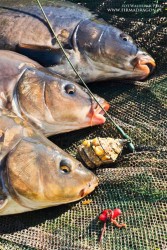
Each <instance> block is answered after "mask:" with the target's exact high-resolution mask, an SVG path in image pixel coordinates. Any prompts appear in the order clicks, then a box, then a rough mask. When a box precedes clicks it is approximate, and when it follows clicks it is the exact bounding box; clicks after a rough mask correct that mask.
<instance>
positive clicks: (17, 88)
mask: <svg viewBox="0 0 167 250" xmlns="http://www.w3.org/2000/svg"><path fill="white" fill-rule="evenodd" d="M97 99H98V101H99V102H100V103H101V105H102V106H103V108H104V109H105V110H108V108H109V104H108V103H107V102H106V101H105V100H104V99H103V98H100V97H98V96H97ZM0 107H1V108H6V109H8V110H10V111H13V112H14V113H15V114H17V116H19V117H22V118H24V119H27V120H28V121H29V122H30V123H31V124H32V125H33V126H36V128H38V129H40V130H41V131H42V132H43V133H44V134H45V135H46V136H49V135H53V134H58V133H63V132H67V131H72V130H76V129H81V128H84V127H88V126H93V125H97V124H103V123H104V122H105V118H104V116H103V114H104V112H103V111H102V110H101V108H100V107H99V105H97V103H96V102H95V101H94V100H93V99H92V98H91V97H90V96H89V95H88V93H87V92H86V91H85V89H84V88H83V87H81V86H79V85H78V84H76V83H74V82H71V81H68V80H66V79H64V78H63V77H61V76H60V75H56V74H53V73H51V72H48V70H47V69H45V68H43V67H42V66H41V65H39V64H38V63H36V62H35V61H33V60H31V59H29V58H27V57H25V56H23V55H20V54H18V53H16V52H13V51H7V50H0Z"/></svg>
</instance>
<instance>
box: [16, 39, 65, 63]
mask: <svg viewBox="0 0 167 250" xmlns="http://www.w3.org/2000/svg"><path fill="white" fill-rule="evenodd" d="M16 52H18V53H20V54H23V55H25V56H27V57H29V58H31V59H32V60H34V61H36V62H38V63H39V64H41V65H42V66H44V67H51V66H53V65H59V64H61V62H62V60H63V59H64V54H63V52H62V51H61V49H54V48H50V47H48V46H38V45H31V44H24V43H21V44H18V45H17V46H16Z"/></svg>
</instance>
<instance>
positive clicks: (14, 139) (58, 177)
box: [0, 109, 98, 215]
mask: <svg viewBox="0 0 167 250" xmlns="http://www.w3.org/2000/svg"><path fill="white" fill-rule="evenodd" d="M0 125H1V126H0V215H7V214H16V213H22V212H28V211H32V210H36V209H42V208H46V207H50V206H56V205H60V204H65V203H69V202H73V201H77V200H79V199H81V198H83V197H84V196H85V195H87V194H89V193H90V192H92V191H93V190H94V188H95V187H96V186H97V185H98V180H97V177H96V176H95V175H94V174H93V173H92V172H91V171H89V170H88V169H86V168H85V167H84V166H83V165H82V164H81V163H80V162H79V161H77V160H76V159H74V158H72V157H71V156H70V155H68V154H67V153H65V152H64V151H63V150H61V149H60V148H58V147H57V146H56V145H54V144H53V143H52V142H50V141H49V140H48V139H47V138H45V137H44V136H43V134H41V132H39V131H38V130H36V129H34V128H33V127H32V126H31V125H30V124H29V123H28V122H27V121H25V120H23V119H21V118H19V117H18V116H16V115H15V114H14V113H12V112H9V111H8V110H1V109H0Z"/></svg>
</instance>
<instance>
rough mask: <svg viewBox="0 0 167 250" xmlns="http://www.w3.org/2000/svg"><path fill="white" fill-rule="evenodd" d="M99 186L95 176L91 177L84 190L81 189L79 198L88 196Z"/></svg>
mask: <svg viewBox="0 0 167 250" xmlns="http://www.w3.org/2000/svg"><path fill="white" fill-rule="evenodd" d="M98 184H99V180H98V178H97V176H95V175H94V176H93V178H92V180H91V181H90V182H89V183H88V185H87V186H86V187H85V188H82V189H81V190H80V192H79V197H80V198H83V197H84V196H86V195H88V194H90V193H91V192H92V191H93V190H94V189H95V188H96V187H97V186H98Z"/></svg>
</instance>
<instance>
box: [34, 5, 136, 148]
mask: <svg viewBox="0 0 167 250" xmlns="http://www.w3.org/2000/svg"><path fill="white" fill-rule="evenodd" d="M36 1H37V3H38V5H39V7H40V9H41V11H42V14H43V16H44V18H45V19H46V21H47V23H48V25H49V28H50V30H51V31H52V33H53V35H54V38H55V39H56V41H57V43H58V45H59V46H60V48H61V50H62V51H63V53H64V55H65V57H66V59H67V61H68V62H69V64H70V66H71V67H72V69H73V71H74V72H75V74H76V75H77V76H78V78H79V80H80V81H81V83H82V84H83V85H84V86H85V88H86V89H87V91H88V93H89V94H90V96H92V98H93V99H94V100H95V101H96V102H97V104H98V105H99V106H100V108H101V109H102V110H103V111H104V113H105V115H106V116H107V117H108V118H109V120H110V121H111V122H112V124H113V125H114V126H115V127H116V129H117V130H118V132H119V133H120V134H121V135H122V137H123V138H124V139H127V141H128V147H129V149H130V151H132V152H134V151H135V147H134V145H133V143H132V139H131V138H130V136H129V135H127V134H126V133H125V131H124V130H123V129H122V128H121V127H120V126H119V125H118V124H117V123H116V122H115V121H114V120H113V119H112V117H111V116H110V115H109V114H108V113H107V111H106V110H105V109H104V108H103V107H102V105H101V104H100V103H99V101H98V100H97V98H96V97H95V96H94V94H93V93H92V91H91V90H90V89H89V87H88V86H87V84H86V83H85V81H84V80H83V79H82V77H81V76H80V75H79V73H78V71H77V70H76V69H75V67H74V65H73V64H72V63H71V61H70V59H69V58H68V55H67V53H66V52H65V50H64V48H63V46H62V44H61V42H60V41H59V39H58V37H57V35H56V33H55V31H54V29H53V27H52V25H51V23H50V21H49V19H48V17H47V15H46V13H45V11H44V9H43V7H42V5H41V3H40V1H39V0H36Z"/></svg>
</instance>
